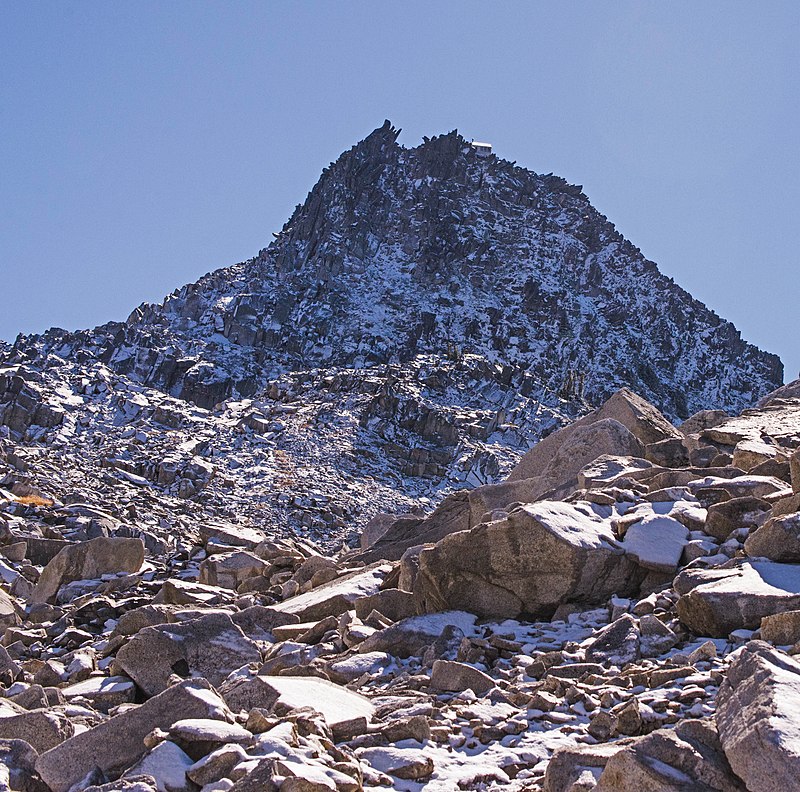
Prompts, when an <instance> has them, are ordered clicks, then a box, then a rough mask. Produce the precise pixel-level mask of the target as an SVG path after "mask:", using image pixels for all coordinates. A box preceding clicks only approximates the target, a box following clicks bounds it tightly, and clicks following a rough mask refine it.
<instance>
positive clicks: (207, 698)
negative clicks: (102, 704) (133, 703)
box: [36, 679, 233, 792]
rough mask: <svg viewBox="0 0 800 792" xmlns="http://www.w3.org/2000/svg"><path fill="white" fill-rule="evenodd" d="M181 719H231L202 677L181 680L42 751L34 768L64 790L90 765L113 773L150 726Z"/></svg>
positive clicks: (131, 757)
mask: <svg viewBox="0 0 800 792" xmlns="http://www.w3.org/2000/svg"><path fill="white" fill-rule="evenodd" d="M184 718H214V719H218V720H225V721H230V722H232V721H233V713H232V712H231V711H230V710H229V709H228V707H227V706H226V705H225V702H223V701H222V699H220V698H219V696H217V694H216V693H215V692H214V691H213V689H212V688H211V687H210V685H209V684H208V682H206V680H204V679H193V680H190V681H186V682H181V683H180V684H178V685H174V686H173V687H171V688H168V689H167V690H165V691H164V692H163V693H161V695H159V696H155V697H154V698H152V699H150V700H149V701H146V702H145V703H144V704H142V705H141V706H140V707H134V708H133V709H127V710H125V711H124V712H122V713H120V714H119V715H115V716H114V717H113V718H110V719H109V720H107V721H104V722H103V723H100V724H99V725H97V726H95V727H94V728H92V729H88V730H86V731H83V732H80V733H79V734H76V735H75V736H74V737H70V738H69V739H68V740H66V741H65V742H62V743H61V744H60V745H57V746H56V747H55V748H52V749H51V750H49V751H47V752H45V753H43V754H42V755H41V756H40V757H39V759H38V760H37V762H36V769H37V770H38V771H39V775H40V776H41V777H42V780H43V781H44V782H45V783H46V784H47V785H48V786H49V787H50V789H51V790H52V791H53V792H67V790H69V789H70V788H71V787H72V786H73V785H74V784H77V782H79V781H81V780H82V779H84V778H86V776H87V775H88V773H90V772H91V771H92V770H94V769H95V768H100V770H102V771H103V773H105V774H106V775H107V776H110V777H116V776H118V775H119V774H120V773H122V772H123V771H124V770H126V769H127V768H128V767H130V766H131V765H132V764H133V763H134V762H135V761H136V760H137V759H139V757H141V756H142V755H143V754H144V753H145V750H146V748H145V745H144V738H145V737H146V736H147V735H148V734H149V733H150V732H151V731H152V730H153V729H163V730H164V731H167V730H168V729H169V727H170V726H172V724H173V723H175V722H177V721H179V720H182V719H184Z"/></svg>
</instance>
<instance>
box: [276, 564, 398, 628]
mask: <svg viewBox="0 0 800 792" xmlns="http://www.w3.org/2000/svg"><path fill="white" fill-rule="evenodd" d="M392 568H393V567H392V565H391V564H373V565H372V566H369V567H367V568H366V569H364V570H358V571H356V572H351V573H349V574H347V575H344V576H342V577H340V578H338V579H337V580H334V581H332V582H330V583H325V584H323V585H321V586H318V587H317V588H315V589H311V591H308V592H306V593H305V594H299V595H298V596H296V597H291V598H290V599H287V600H284V601H283V602H280V603H278V604H277V605H273V606H272V609H273V610H275V611H280V612H282V613H292V614H294V615H296V616H297V617H298V618H299V619H300V621H319V620H320V619H324V618H325V617H326V616H338V615H340V614H341V613H344V612H345V611H346V610H349V609H350V608H351V607H353V603H354V602H355V601H356V600H357V599H360V598H361V597H367V596H369V595H370V594H376V593H377V592H378V590H379V589H380V585H381V583H383V580H384V578H385V577H386V575H388V574H389V572H391V571H392Z"/></svg>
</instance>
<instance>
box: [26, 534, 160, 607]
mask: <svg viewBox="0 0 800 792" xmlns="http://www.w3.org/2000/svg"><path fill="white" fill-rule="evenodd" d="M143 562H144V542H142V540H141V539H134V538H127V537H123V536H99V537H97V538H96V539H90V540H89V541H88V542H81V543H80V544H73V545H67V546H66V547H64V548H63V549H62V550H61V551H60V552H59V553H58V555H56V556H55V558H53V559H52V561H50V562H49V563H48V564H47V566H46V567H45V568H44V569H43V570H42V574H41V577H40V578H39V581H38V582H37V584H36V587H35V588H34V590H33V594H32V595H31V602H32V603H41V602H52V601H54V600H55V597H56V594H58V590H59V589H60V588H61V586H63V585H65V584H66V583H71V582H72V581H73V580H90V579H92V578H99V577H100V576H102V575H106V574H109V573H115V572H138V571H139V568H140V567H141V566H142V563H143Z"/></svg>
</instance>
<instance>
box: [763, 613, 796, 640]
mask: <svg viewBox="0 0 800 792" xmlns="http://www.w3.org/2000/svg"><path fill="white" fill-rule="evenodd" d="M761 638H762V639H763V640H765V641H769V642H770V643H771V644H776V645H777V646H789V645H793V644H796V643H797V642H798V641H800V610H791V611H783V613H772V614H770V615H769V616H764V617H763V618H762V619H761Z"/></svg>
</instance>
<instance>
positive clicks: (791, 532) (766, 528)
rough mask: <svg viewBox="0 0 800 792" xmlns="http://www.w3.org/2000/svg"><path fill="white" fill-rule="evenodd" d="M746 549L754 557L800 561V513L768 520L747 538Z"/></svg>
mask: <svg viewBox="0 0 800 792" xmlns="http://www.w3.org/2000/svg"><path fill="white" fill-rule="evenodd" d="M744 549H745V552H746V553H747V554H748V555H749V556H752V557H763V558H769V559H770V560H772V561H785V562H796V561H800V512H795V513H794V514H786V515H784V516H783V517H772V518H771V519H769V520H767V521H766V522H765V523H764V525H762V526H761V527H760V528H758V529H757V530H756V531H754V532H753V533H751V534H750V535H749V536H748V537H747V539H746V540H745V543H744Z"/></svg>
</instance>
